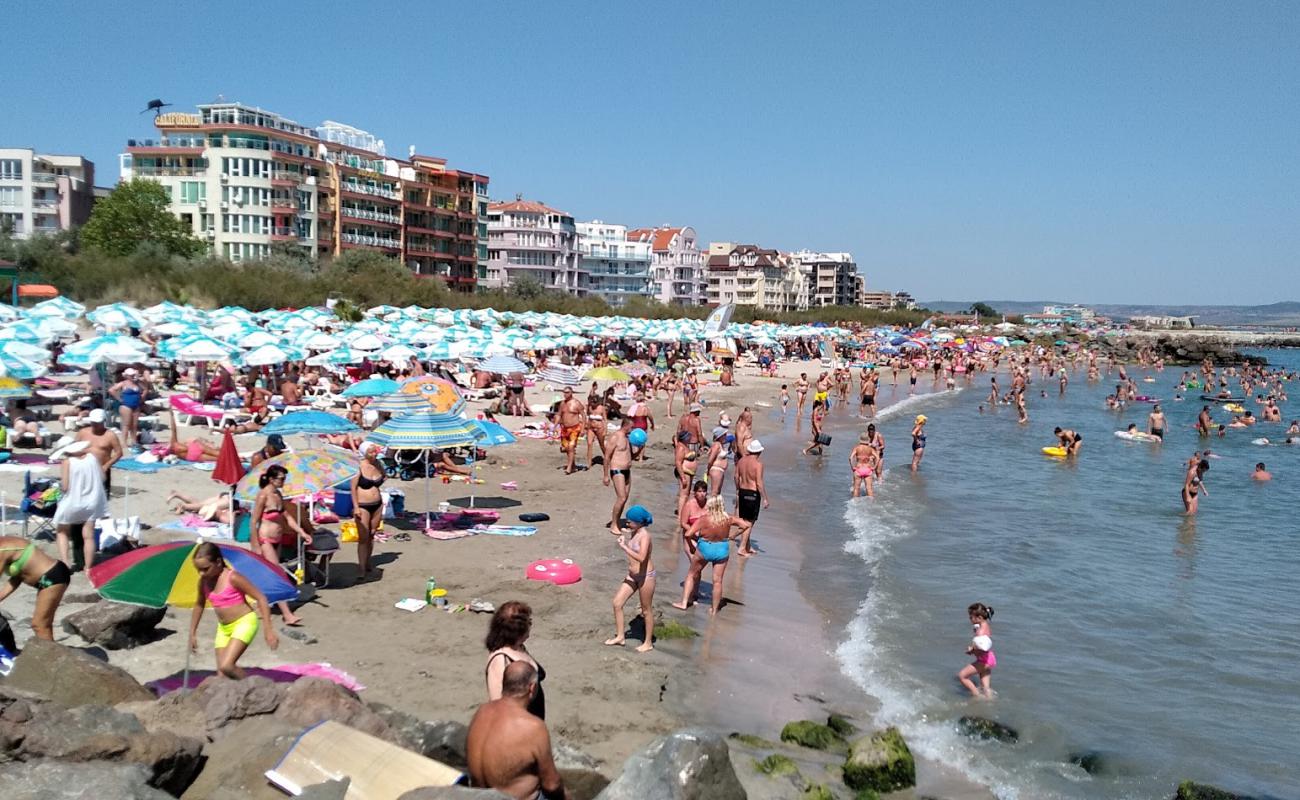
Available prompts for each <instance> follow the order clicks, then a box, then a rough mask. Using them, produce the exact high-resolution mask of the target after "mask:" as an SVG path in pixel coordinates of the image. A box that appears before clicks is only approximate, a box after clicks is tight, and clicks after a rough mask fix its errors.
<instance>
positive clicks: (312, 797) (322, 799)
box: [298, 778, 352, 800]
mask: <svg viewBox="0 0 1300 800" xmlns="http://www.w3.org/2000/svg"><path fill="white" fill-rule="evenodd" d="M351 785H352V779H351V778H343V779H342V780H337V781H327V782H325V783H315V784H312V785H311V786H304V787H302V794H300V795H298V797H299V798H301V800H344V799H345V798H346V797H347V795H348V787H349V786H351Z"/></svg>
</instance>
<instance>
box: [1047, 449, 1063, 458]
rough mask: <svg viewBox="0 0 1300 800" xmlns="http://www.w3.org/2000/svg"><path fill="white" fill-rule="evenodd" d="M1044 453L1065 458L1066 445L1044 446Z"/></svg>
mask: <svg viewBox="0 0 1300 800" xmlns="http://www.w3.org/2000/svg"><path fill="white" fill-rule="evenodd" d="M1043 454H1044V455H1049V456H1054V457H1056V458H1065V448H1064V447H1044V448H1043Z"/></svg>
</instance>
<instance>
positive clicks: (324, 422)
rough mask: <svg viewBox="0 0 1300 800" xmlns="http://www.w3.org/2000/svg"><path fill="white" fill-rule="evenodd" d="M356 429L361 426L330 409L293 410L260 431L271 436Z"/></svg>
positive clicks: (342, 431) (340, 431) (339, 431)
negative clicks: (329, 410) (275, 434)
mask: <svg viewBox="0 0 1300 800" xmlns="http://www.w3.org/2000/svg"><path fill="white" fill-rule="evenodd" d="M356 430H360V428H358V427H357V426H356V425H354V424H352V422H350V421H349V420H346V419H344V418H343V417H340V416H339V415H337V414H331V413H329V412H328V411H291V412H290V413H288V414H285V415H283V416H279V417H276V418H275V419H273V420H271V421H270V422H268V423H266V425H265V426H264V427H263V428H262V430H261V431H259V433H262V434H265V435H267V436H270V435H271V434H273V433H279V434H288V433H351V432H352V431H356Z"/></svg>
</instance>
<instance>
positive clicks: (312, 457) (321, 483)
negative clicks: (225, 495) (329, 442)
mask: <svg viewBox="0 0 1300 800" xmlns="http://www.w3.org/2000/svg"><path fill="white" fill-rule="evenodd" d="M276 465H279V466H282V467H284V468H285V469H287V470H288V471H289V475H288V477H287V478H285V482H284V488H283V489H281V490H280V492H281V494H283V495H284V496H285V497H304V496H306V495H313V494H316V493H317V492H322V491H324V490H326V489H328V488H329V487H331V486H335V485H337V484H340V483H343V482H344V481H350V480H352V477H353V476H354V475H356V474H357V473H358V472H360V471H361V465H360V463H359V462H358V461H357V460H356V459H355V458H348V457H345V456H343V455H340V454H339V453H338V452H335V451H327V450H303V451H302V452H300V453H281V454H280V455H278V456H276V457H275V458H268V459H267V460H265V461H263V462H262V463H260V464H258V465H257V466H256V467H253V468H252V469H250V470H249V471H248V474H247V475H245V476H244V477H243V478H241V479H240V481H239V483H237V484H236V485H235V499H236V500H242V501H244V502H247V503H252V502H254V501H256V500H257V492H258V489H260V488H261V487H259V486H258V485H257V482H258V479H259V478H261V477H262V474H263V473H265V472H266V471H267V470H268V469H270V468H271V467H273V466H276Z"/></svg>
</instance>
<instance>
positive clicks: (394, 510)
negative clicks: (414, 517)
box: [383, 489, 406, 519]
mask: <svg viewBox="0 0 1300 800" xmlns="http://www.w3.org/2000/svg"><path fill="white" fill-rule="evenodd" d="M405 515H406V492H404V491H402V490H401V489H385V490H384V512H383V517H384V519H394V518H396V517H401V516H405Z"/></svg>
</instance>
